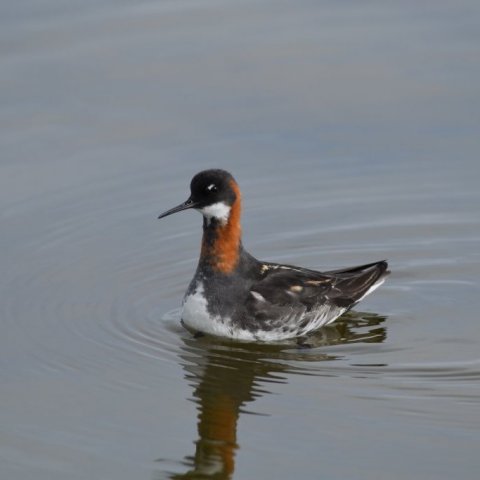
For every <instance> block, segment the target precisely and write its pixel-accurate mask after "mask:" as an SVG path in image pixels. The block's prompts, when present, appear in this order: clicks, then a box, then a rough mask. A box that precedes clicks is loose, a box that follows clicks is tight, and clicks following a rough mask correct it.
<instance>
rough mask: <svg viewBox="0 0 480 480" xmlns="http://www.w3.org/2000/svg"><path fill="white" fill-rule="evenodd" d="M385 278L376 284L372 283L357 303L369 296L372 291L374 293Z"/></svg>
mask: <svg viewBox="0 0 480 480" xmlns="http://www.w3.org/2000/svg"><path fill="white" fill-rule="evenodd" d="M385 279H386V277H382V278H380V280H378V282H377V283H374V284H373V285H372V286H371V287H370V288H369V289H368V290H367V291H366V292H365V293H364V294H363V295H362V296H361V297H360V298H359V299H358V300H357V303H358V302H360V301H361V300H363V299H364V298H365V297H366V296H367V295H370V294H371V293H372V292H373V291H375V290H376V289H377V288H378V287H379V286H380V285H382V284H383V282H385Z"/></svg>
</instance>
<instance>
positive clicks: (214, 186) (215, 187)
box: [207, 183, 217, 192]
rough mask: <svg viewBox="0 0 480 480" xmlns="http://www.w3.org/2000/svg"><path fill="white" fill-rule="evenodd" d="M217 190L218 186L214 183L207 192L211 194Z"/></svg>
mask: <svg viewBox="0 0 480 480" xmlns="http://www.w3.org/2000/svg"><path fill="white" fill-rule="evenodd" d="M216 189H217V186H216V185H215V184H214V183H212V184H210V185H209V186H208V187H207V190H208V191H209V192H211V191H215V190H216Z"/></svg>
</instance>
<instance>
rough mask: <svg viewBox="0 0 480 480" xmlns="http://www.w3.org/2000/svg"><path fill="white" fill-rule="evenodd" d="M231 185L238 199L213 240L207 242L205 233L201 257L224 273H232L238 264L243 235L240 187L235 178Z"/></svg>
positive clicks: (218, 227) (216, 231) (217, 228)
mask: <svg viewBox="0 0 480 480" xmlns="http://www.w3.org/2000/svg"><path fill="white" fill-rule="evenodd" d="M230 186H231V188H232V190H233V191H234V192H235V197H236V199H235V202H234V203H233V205H232V207H231V210H230V216H229V217H228V221H227V223H226V224H225V225H218V226H217V227H216V229H215V235H214V239H213V242H207V240H206V237H205V233H204V235H203V240H202V251H201V257H202V258H203V259H206V260H208V262H209V263H210V264H211V265H212V267H213V268H214V270H217V271H219V272H222V273H230V272H232V271H233V270H234V269H235V267H236V266H237V264H238V259H239V254H240V241H241V236H242V227H241V224H240V215H241V210H242V199H241V193H240V188H239V187H238V185H237V184H236V182H235V181H234V180H231V182H230Z"/></svg>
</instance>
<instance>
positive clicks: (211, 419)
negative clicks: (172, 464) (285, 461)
mask: <svg viewBox="0 0 480 480" xmlns="http://www.w3.org/2000/svg"><path fill="white" fill-rule="evenodd" d="M384 320H385V317H382V316H379V315H376V314H371V313H359V312H350V313H348V314H346V315H344V316H343V317H342V319H341V320H339V321H337V322H336V323H335V324H334V325H331V326H328V327H325V328H323V329H321V330H320V331H318V332H317V333H316V334H314V335H312V336H310V337H309V338H308V345H309V346H311V347H312V348H306V349H305V348H302V349H300V348H298V347H297V346H296V344H294V343H285V344H281V345H280V344H277V345H264V344H248V343H232V342H228V341H223V340H219V339H212V338H208V337H203V338H200V339H193V338H190V337H187V338H185V339H184V343H185V344H184V346H183V347H182V350H183V351H182V353H181V358H182V363H183V365H184V368H185V370H186V372H187V373H186V375H185V378H186V379H187V380H188V381H189V383H190V384H191V385H192V386H193V387H194V389H195V390H194V393H193V397H194V400H195V402H196V403H197V405H198V411H199V414H198V439H197V440H196V442H195V445H196V447H195V454H194V455H193V456H187V457H185V459H184V462H183V464H184V465H187V466H188V468H189V470H188V471H187V472H186V473H182V474H177V473H175V474H170V476H169V477H168V478H170V479H215V480H223V479H231V478H232V477H233V472H234V468H235V452H236V450H237V449H238V443H237V421H238V417H239V415H240V412H242V411H243V412H244V410H242V409H243V407H244V405H245V404H247V403H248V402H251V401H253V400H254V399H255V398H256V397H258V396H261V395H263V394H266V393H269V390H268V387H267V386H266V384H268V383H284V382H286V381H287V377H286V375H284V374H286V373H291V372H296V373H300V374H302V373H310V374H312V371H313V372H314V369H311V370H310V369H308V367H307V368H306V367H305V366H304V365H303V364H302V366H301V367H300V366H295V362H313V363H311V365H312V366H314V365H315V364H318V362H321V361H325V360H334V359H335V358H336V357H335V356H332V355H326V354H324V353H321V352H319V351H318V350H317V349H316V348H314V347H320V346H326V345H335V344H345V343H356V342H372V343H373V342H375V343H380V342H383V340H384V339H385V337H386V332H385V328H383V327H381V326H380V324H381V323H382V322H383V321H384ZM317 374H318V375H321V373H319V372H317ZM159 473H160V472H159ZM158 478H165V477H162V476H159V477H158Z"/></svg>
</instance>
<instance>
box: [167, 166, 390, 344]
mask: <svg viewBox="0 0 480 480" xmlns="http://www.w3.org/2000/svg"><path fill="white" fill-rule="evenodd" d="M190 191H191V194H190V197H189V198H188V200H187V201H186V202H184V203H182V204H181V205H178V206H177V207H175V208H172V209H170V210H168V211H166V212H164V213H162V214H161V215H160V216H159V217H158V218H163V217H166V216H167V215H171V214H172V213H176V212H180V211H182V210H186V209H189V208H193V209H195V210H198V211H199V212H200V213H202V215H203V238H202V248H201V253H200V260H199V263H198V267H197V271H196V272H195V276H194V277H193V280H192V281H191V283H190V286H189V287H188V289H187V292H186V293H185V297H184V299H183V311H182V323H183V324H184V325H185V327H186V328H187V329H188V330H190V331H193V332H195V333H196V332H201V333H206V334H211V335H217V336H222V337H229V338H233V339H238V340H249V341H255V340H257V341H276V340H283V339H287V338H292V337H301V336H303V335H305V334H307V333H309V332H311V331H313V330H316V329H318V328H320V327H323V326H325V325H328V324H329V323H332V322H333V321H334V320H335V319H337V318H338V317H339V316H340V315H342V314H343V313H344V312H346V311H347V310H349V309H350V308H352V307H353V306H354V305H355V304H356V303H358V302H359V301H360V300H362V299H363V298H364V297H365V296H367V295H368V294H369V293H371V292H373V291H374V290H375V289H376V288H378V287H379V286H380V285H381V284H382V283H383V282H384V281H385V277H386V276H387V275H388V273H390V272H389V271H388V270H387V268H388V265H387V262H386V261H380V262H374V263H369V264H366V265H360V266H357V267H352V268H342V269H339V270H332V271H327V272H317V271H315V270H309V269H307V268H302V267H295V266H291V265H280V264H277V263H272V262H261V261H259V260H256V259H255V258H254V257H252V256H251V255H250V254H249V253H247V252H246V251H245V250H244V249H243V246H242V241H241V226H240V210H241V194H240V189H239V187H238V184H237V182H236V181H235V180H234V178H233V177H232V175H231V174H230V173H228V172H226V171H224V170H205V171H203V172H200V173H198V174H197V175H195V176H194V177H193V179H192V181H191V184H190Z"/></svg>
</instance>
